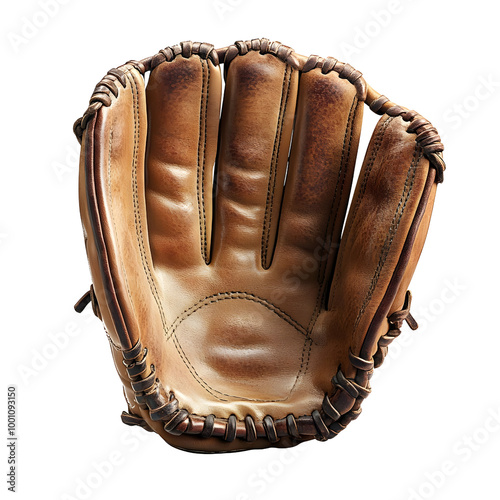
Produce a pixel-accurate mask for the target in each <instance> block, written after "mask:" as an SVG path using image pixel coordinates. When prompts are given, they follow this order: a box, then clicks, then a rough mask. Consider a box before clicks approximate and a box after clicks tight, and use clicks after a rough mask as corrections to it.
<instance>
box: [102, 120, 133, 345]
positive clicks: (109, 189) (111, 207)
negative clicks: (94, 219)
mask: <svg viewBox="0 0 500 500" xmlns="http://www.w3.org/2000/svg"><path fill="white" fill-rule="evenodd" d="M112 143H113V129H112V128H111V130H110V133H109V144H108V168H107V170H108V186H107V187H108V198H109V211H110V215H111V221H112V223H113V232H114V234H115V240H116V242H117V246H119V243H118V241H119V239H118V231H117V230H116V222H115V215H114V208H113V196H112V192H111V151H112ZM119 254H120V255H121V252H119ZM120 267H121V270H122V273H123V277H124V279H125V285H126V288H127V295H128V298H129V300H130V302H131V304H132V308H133V312H134V316H135V306H134V300H133V299H132V294H131V292H130V286H129V282H128V277H127V272H126V271H125V266H124V264H123V259H120ZM110 339H111V337H110ZM113 345H115V344H114V343H113Z"/></svg>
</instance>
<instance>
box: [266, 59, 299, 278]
mask: <svg viewBox="0 0 500 500" xmlns="http://www.w3.org/2000/svg"><path fill="white" fill-rule="evenodd" d="M289 69H290V71H289ZM292 71H293V70H292V69H291V68H289V66H288V65H287V66H286V68H285V72H284V73H283V83H282V88H281V101H280V110H279V114H278V123H277V126H276V135H275V137H274V146H273V155H272V159H271V166H270V176H269V182H268V184H267V197H266V210H265V212H264V225H263V228H262V241H261V265H262V267H263V268H264V269H266V268H267V262H266V261H267V251H268V245H269V238H270V235H271V221H272V217H273V204H274V192H275V189H276V177H277V170H278V157H279V151H280V147H281V136H282V133H283V125H284V123H285V120H284V118H285V113H286V106H287V104H288V98H289V96H290V82H291V79H292ZM287 74H288V81H287V80H286V76H287ZM285 88H286V89H287V90H286V97H285ZM271 182H272V185H273V186H272V189H271Z"/></svg>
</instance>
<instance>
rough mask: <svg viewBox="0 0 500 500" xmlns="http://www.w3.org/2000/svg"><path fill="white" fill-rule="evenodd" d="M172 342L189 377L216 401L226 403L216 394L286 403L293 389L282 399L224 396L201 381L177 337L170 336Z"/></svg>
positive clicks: (238, 397)
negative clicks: (189, 374)
mask: <svg viewBox="0 0 500 500" xmlns="http://www.w3.org/2000/svg"><path fill="white" fill-rule="evenodd" d="M172 341H173V342H174V344H175V348H176V349H177V352H179V355H180V357H181V359H182V362H183V363H184V364H185V365H186V367H187V369H188V370H189V372H190V373H191V375H192V376H193V378H194V379H195V380H196V381H197V382H198V383H199V384H200V385H201V386H202V387H203V389H205V390H206V391H207V392H208V393H209V394H211V395H212V396H213V397H214V398H216V399H218V400H219V401H227V399H223V398H221V397H220V396H218V395H217V394H220V395H221V396H226V397H228V398H234V399H239V400H242V401H259V402H263V403H275V402H279V401H286V400H287V399H288V397H289V396H290V393H291V391H292V389H293V387H292V389H290V391H289V392H288V394H287V395H286V397H284V398H283V399H257V398H247V397H245V396H237V395H233V394H226V393H225V392H221V391H218V390H217V389H214V388H213V387H212V386H211V385H210V384H208V382H206V381H205V380H204V379H203V377H201V376H200V375H199V374H198V372H197V371H196V369H195V368H194V366H193V365H192V364H191V362H190V361H189V359H188V357H187V355H186V353H185V352H184V350H183V349H182V346H181V345H180V342H179V338H178V337H177V335H173V336H172ZM294 386H295V384H294Z"/></svg>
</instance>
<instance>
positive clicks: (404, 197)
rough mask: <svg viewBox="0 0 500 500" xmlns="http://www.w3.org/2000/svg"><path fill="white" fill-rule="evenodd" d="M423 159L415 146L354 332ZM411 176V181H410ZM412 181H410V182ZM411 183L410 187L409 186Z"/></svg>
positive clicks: (369, 297)
mask: <svg viewBox="0 0 500 500" xmlns="http://www.w3.org/2000/svg"><path fill="white" fill-rule="evenodd" d="M417 151H418V152H419V155H418V157H417ZM421 158H422V150H421V148H420V147H419V145H418V144H416V145H415V149H414V150H413V158H412V161H411V164H410V167H409V169H408V172H407V174H406V179H405V184H404V186H403V193H402V194H401V198H400V200H399V203H398V206H397V207H396V212H395V213H394V217H393V218H392V221H391V225H390V226H389V230H388V232H387V235H386V238H385V241H384V245H383V246H382V250H381V252H380V256H379V261H378V264H377V267H376V269H375V273H374V275H373V277H372V279H371V282H370V288H369V289H368V292H367V294H366V296H365V299H364V301H363V304H362V305H361V308H360V310H359V312H358V315H357V317H356V321H355V323H354V331H355V330H356V328H357V326H358V325H359V322H360V321H361V317H362V316H363V314H364V312H365V310H366V307H367V306H368V304H369V302H370V301H371V299H372V296H373V292H374V291H375V287H376V285H377V282H378V280H379V278H380V274H381V272H382V269H383V267H384V264H385V261H386V260H387V256H388V255H389V251H390V248H391V245H392V242H393V241H394V238H395V236H396V233H397V230H398V228H399V224H400V223H401V219H402V218H403V213H404V211H405V209H406V205H407V203H408V200H409V199H410V195H411V192H412V190H413V185H414V181H415V177H416V173H417V166H418V164H419V163H420V159H421ZM410 175H411V179H410ZM409 179H410V180H409ZM408 182H409V185H408ZM354 331H353V336H354Z"/></svg>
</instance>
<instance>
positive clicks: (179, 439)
mask: <svg viewBox="0 0 500 500" xmlns="http://www.w3.org/2000/svg"><path fill="white" fill-rule="evenodd" d="M147 73H149V79H148V81H147V84H145V75H146V74H147ZM223 83H224V84H225V85H224V88H223ZM365 105H368V106H369V107H370V109H371V111H374V112H376V113H378V114H380V115H381V118H380V121H379V122H378V124H377V126H376V128H375V130H374V131H373V135H372V138H371V140H370V144H369V146H368V150H367V151H366V153H365V155H364V161H363V162H362V166H361V169H360V171H359V173H357V176H356V182H355V184H354V187H353V177H354V170H355V164H356V157H357V152H358V143H359V138H360V133H361V126H362V118H363V110H364V107H365ZM368 111H369V112H371V111H370V110H368ZM74 130H75V133H76V135H77V137H78V138H79V140H80V142H81V156H80V177H79V199H80V212H81V218H82V224H83V230H84V239H85V246H86V250H87V255H88V260H89V264H90V271H91V275H92V287H91V291H90V292H89V293H88V294H86V295H85V296H84V297H83V298H82V300H81V301H79V303H78V304H77V306H76V309H77V310H79V311H81V310H82V308H83V307H85V305H86V304H87V303H88V302H92V305H93V308H94V312H95V313H96V315H98V317H99V318H101V319H102V321H103V323H104V326H105V329H106V332H107V335H108V338H109V342H110V346H111V352H112V355H113V358H114V362H115V366H116V368H117V371H118V373H119V376H120V378H121V381H122V383H123V387H124V394H125V398H126V400H127V406H128V407H127V411H126V412H124V413H123V415H122V419H123V421H124V422H125V423H127V424H129V425H140V426H142V427H144V428H145V429H146V430H153V431H156V432H157V433H158V434H159V435H160V436H161V437H162V438H163V439H165V441H167V442H168V443H170V444H171V445H173V446H175V447H178V448H181V449H185V450H191V451H198V452H221V451H235V450H244V449H251V448H265V447H268V446H278V447H288V446H294V445H296V444H298V443H300V442H303V441H307V440H310V439H313V438H316V439H319V440H327V439H329V438H331V437H334V436H335V435H337V434H338V433H339V432H340V431H341V430H343V429H344V428H345V426H346V425H347V424H348V423H349V422H350V421H351V420H353V419H354V418H356V417H357V416H358V415H359V413H360V411H361V408H360V405H361V402H362V400H363V399H364V398H366V397H367V396H368V394H369V393H370V390H371V389H370V383H369V379H370V376H371V374H372V372H373V369H374V367H375V366H378V365H379V364H380V363H381V362H382V361H383V358H384V356H385V354H386V353H387V348H388V345H389V344H390V342H391V341H392V340H393V339H394V338H396V337H397V336H398V335H399V333H400V331H401V330H400V328H401V325H402V323H403V322H404V321H405V320H406V321H407V322H408V323H409V324H410V326H411V327H412V328H415V327H416V324H415V322H414V320H413V318H412V317H411V315H410V313H409V307H410V301H411V295H410V294H409V292H407V289H408V286H409V283H410V280H411V277H412V275H413V272H414V270H415V267H416V264H417V261H418V258H419V256H420V253H421V251H422V248H423V245H424V241H425V237H426V234H427V229H428V225H429V221H430V218H431V213H432V208H433V203H434V197H435V193H436V186H437V184H438V183H439V182H441V181H442V178H443V170H444V163H443V160H442V150H443V146H442V144H441V142H440V138H439V136H438V134H437V131H436V130H435V128H433V127H432V125H431V124H430V123H429V122H428V121H427V120H426V119H424V118H423V117H422V116H420V115H419V114H418V113H416V112H414V111H409V110H408V109H406V108H403V107H400V106H398V105H396V104H394V103H392V102H391V101H389V100H388V99H387V98H386V97H384V96H381V95H380V94H378V93H377V92H375V91H374V90H373V89H372V88H371V87H370V86H369V85H368V84H366V82H365V81H364V79H363V77H362V75H361V73H360V72H358V71H356V70H354V69H353V68H352V67H350V66H349V65H348V64H344V63H341V62H339V61H337V60H336V59H333V58H322V57H319V56H310V57H304V56H301V55H299V54H297V53H295V52H294V51H293V50H292V49H290V48H289V47H286V46H284V45H282V44H280V43H277V42H270V41H269V40H266V39H255V40H250V41H247V42H236V43H235V44H234V45H231V46H228V47H224V48H222V49H215V48H213V46H211V45H210V44H205V43H204V44H200V43H191V42H183V43H181V44H179V45H175V46H172V47H167V48H166V49H164V50H162V51H160V52H159V53H158V54H156V55H155V56H152V57H149V58H146V59H143V60H141V61H130V62H128V63H126V64H125V65H123V66H120V67H118V68H116V69H113V70H111V71H110V72H109V73H108V74H107V75H106V76H105V77H104V78H103V79H102V80H101V82H99V84H98V85H97V87H96V89H95V90H94V93H93V95H92V98H91V101H90V105H89V108H88V110H87V111H86V113H85V114H84V115H83V117H82V118H80V119H79V120H77V122H76V123H75V128H74ZM352 189H354V194H353V196H352V200H351V202H350V205H349V209H348V201H349V197H350V194H351V190H352ZM100 383H102V381H100Z"/></svg>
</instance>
